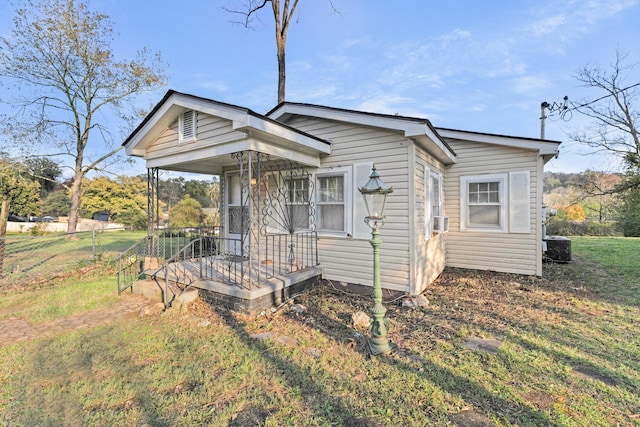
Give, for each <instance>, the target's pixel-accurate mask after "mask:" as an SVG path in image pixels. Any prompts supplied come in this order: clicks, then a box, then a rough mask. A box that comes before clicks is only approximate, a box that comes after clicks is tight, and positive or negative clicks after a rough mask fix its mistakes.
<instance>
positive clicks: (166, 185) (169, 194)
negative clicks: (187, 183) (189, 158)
mask: <svg viewBox="0 0 640 427" xmlns="http://www.w3.org/2000/svg"><path fill="white" fill-rule="evenodd" d="M158 193H159V196H158V197H159V198H160V200H162V201H163V202H164V203H166V204H167V206H168V208H169V210H171V208H172V207H173V206H174V205H175V204H176V203H178V202H179V201H180V200H181V199H182V197H184V195H185V191H184V178H183V177H177V178H169V179H161V180H160V181H159V182H158Z"/></svg>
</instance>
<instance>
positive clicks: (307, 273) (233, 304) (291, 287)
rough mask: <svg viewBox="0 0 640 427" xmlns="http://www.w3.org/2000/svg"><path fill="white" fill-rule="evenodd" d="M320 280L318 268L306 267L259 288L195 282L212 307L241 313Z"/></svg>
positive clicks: (258, 309)
mask: <svg viewBox="0 0 640 427" xmlns="http://www.w3.org/2000/svg"><path fill="white" fill-rule="evenodd" d="M320 280H322V267H320V266H318V267H308V268H305V269H304V270H301V271H296V272H292V273H289V274H287V275H284V276H276V277H274V278H272V279H268V280H266V281H264V282H263V283H262V284H261V287H260V288H257V289H253V290H248V289H241V288H239V287H237V286H230V285H228V284H225V283H222V282H215V281H197V282H195V283H194V284H193V287H195V288H198V293H199V295H200V298H201V299H202V300H204V301H206V302H207V303H208V304H209V305H211V306H212V307H214V308H215V307H216V306H218V307H220V306H222V307H225V308H228V309H230V310H233V311H237V312H240V313H245V314H252V315H255V314H258V313H260V312H261V311H263V310H266V309H269V308H272V307H276V306H278V305H280V304H281V303H283V302H284V301H286V300H287V299H289V298H290V297H291V296H293V295H295V294H297V293H300V292H304V291H306V290H307V289H309V288H311V287H313V286H315V285H317V284H318V283H320Z"/></svg>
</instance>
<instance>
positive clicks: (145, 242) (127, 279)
mask: <svg viewBox="0 0 640 427" xmlns="http://www.w3.org/2000/svg"><path fill="white" fill-rule="evenodd" d="M151 239H152V236H146V237H145V238H143V239H142V240H140V241H139V242H137V243H135V244H134V245H133V246H131V247H130V248H129V249H127V250H125V251H123V252H121V253H120V254H119V255H118V256H117V257H116V263H117V264H118V294H120V293H122V292H123V291H125V290H127V289H129V288H131V287H132V286H133V282H135V281H136V280H138V279H139V278H140V274H141V273H142V271H143V270H144V260H145V258H146V257H147V256H148V250H149V243H150V242H151Z"/></svg>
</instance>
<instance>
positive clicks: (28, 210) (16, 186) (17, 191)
mask: <svg viewBox="0 0 640 427" xmlns="http://www.w3.org/2000/svg"><path fill="white" fill-rule="evenodd" d="M21 168H22V166H21V165H20V164H17V163H14V162H11V161H8V160H0V200H9V210H10V213H12V214H14V215H18V216H24V217H27V216H30V215H39V214H40V184H38V182H36V181H32V180H30V179H28V178H25V177H24V176H23V175H22V174H21V173H20V171H21Z"/></svg>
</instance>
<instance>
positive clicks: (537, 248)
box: [123, 91, 559, 308]
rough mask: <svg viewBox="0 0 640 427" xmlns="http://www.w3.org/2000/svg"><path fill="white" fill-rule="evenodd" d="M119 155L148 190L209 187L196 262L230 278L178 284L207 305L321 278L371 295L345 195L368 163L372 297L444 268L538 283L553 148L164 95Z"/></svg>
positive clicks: (354, 207)
mask: <svg viewBox="0 0 640 427" xmlns="http://www.w3.org/2000/svg"><path fill="white" fill-rule="evenodd" d="M123 145H124V147H125V149H126V152H127V154H128V155H131V156H139V157H142V158H143V159H144V160H145V162H146V166H147V168H148V170H149V177H150V179H149V182H150V189H151V190H152V191H151V193H153V183H154V180H156V181H157V171H158V170H173V171H184V172H195V173H203V174H212V175H219V176H220V178H221V194H223V195H224V199H223V203H222V204H223V206H222V207H221V230H220V233H219V235H218V236H219V240H217V241H216V251H217V252H215V254H213V255H210V256H209V259H214V258H215V260H211V261H207V262H210V263H211V268H210V270H212V271H217V272H218V273H216V274H221V273H226V272H227V270H228V272H230V271H231V267H230V266H231V262H232V261H233V263H234V268H236V269H238V268H239V271H240V273H239V275H238V274H236V275H235V276H233V277H231V276H232V275H231V274H227V275H226V276H225V278H224V280H222V282H224V283H226V285H229V284H231V285H234V286H232V287H231V288H230V289H231V290H228V289H226V290H225V289H223V286H222V285H221V284H220V283H222V282H221V281H220V278H219V277H218V278H216V277H214V276H215V275H214V274H208V273H207V274H204V275H203V273H202V269H200V270H199V272H198V273H197V275H198V277H197V278H195V279H191V281H192V282H193V286H195V287H198V288H199V289H200V291H201V295H203V294H207V292H209V293H212V295H216V297H211V295H209V299H210V300H211V301H217V299H216V298H217V295H222V294H225V295H231V296H232V297H233V298H240V299H241V300H243V301H247V300H255V299H262V302H263V303H264V302H271V303H277V302H278V301H280V300H281V299H282V298H283V297H285V296H286V295H285V294H289V293H290V292H291V290H288V291H286V292H285V290H286V289H288V288H289V287H295V285H296V283H306V284H308V283H311V282H314V281H317V280H318V279H319V278H320V277H322V278H324V279H329V280H332V281H336V282H345V283H350V284H358V285H364V286H371V285H372V270H373V266H372V256H371V247H370V244H369V239H370V229H369V228H368V226H367V225H366V224H365V223H364V221H363V219H364V217H365V216H366V210H365V206H364V203H363V201H362V197H361V195H360V194H359V191H358V188H359V187H362V186H363V185H364V184H365V183H366V181H367V180H368V177H369V174H370V172H371V168H372V166H373V165H374V164H375V166H376V168H377V171H378V173H379V174H380V176H381V177H382V179H383V180H384V181H385V182H386V183H387V184H388V185H390V186H392V187H393V189H394V191H393V193H392V194H391V195H390V196H389V198H388V201H387V208H386V210H385V214H386V216H387V223H386V225H385V227H384V228H383V229H382V232H381V236H382V240H383V241H384V243H383V245H382V247H381V249H380V260H381V265H382V266H383V268H382V271H381V283H382V286H383V288H385V289H389V290H393V291H400V292H406V293H408V294H412V295H416V294H419V293H421V292H422V291H423V290H424V289H425V288H426V287H427V286H428V285H429V283H431V282H432V281H433V280H434V279H436V278H437V277H438V275H439V274H440V273H441V272H442V270H443V269H444V268H445V266H453V267H463V268H472V269H481V270H493V271H502V272H510V273H519V274H526V275H541V274H542V258H543V256H542V255H543V254H542V230H541V225H542V189H543V168H544V164H545V163H546V162H547V161H549V160H550V159H551V158H553V157H554V156H556V155H557V153H558V145H559V142H556V141H548V140H540V139H534V138H520V137H511V136H503V135H492V134H485V133H478V132H470V131H462V130H454V129H444V128H437V127H434V126H433V125H432V124H431V123H430V122H429V121H428V120H427V119H422V118H413V117H402V116H397V115H387V114H377V113H367V112H361V111H353V110H345V109H340V108H332V107H325V106H319V105H311V104H302V103H291V102H285V103H283V104H280V105H278V106H276V107H275V108H274V109H272V110H271V111H269V112H268V113H266V114H265V115H262V114H258V113H255V112H253V111H252V110H250V109H247V108H243V107H239V106H235V105H230V104H226V103H222V102H218V101H214V100H211V99H206V98H201V97H197V96H193V95H188V94H184V93H179V92H175V91H169V92H167V94H166V95H165V96H164V98H163V99H162V100H161V101H160V102H159V103H158V104H157V105H156V107H155V108H154V109H153V110H152V111H151V113H150V114H149V115H148V116H147V117H146V118H145V119H144V120H143V121H142V123H141V124H140V125H139V126H138V127H137V129H136V130H135V131H134V132H133V133H132V134H131V135H130V136H129V137H128V138H127V140H126V141H125V142H124V144H123ZM153 203H154V202H153V201H151V202H150V205H152V206H153ZM153 220H154V219H153V218H152V223H153V222H154V221H153ZM197 244H198V243H196V245H197ZM200 244H201V243H200ZM238 263H241V264H242V265H240V266H239V267H238ZM164 274H165V278H166V277H167V275H170V274H172V273H171V272H170V271H169V269H168V267H167V268H165V273H164ZM295 275H299V277H297V278H293V277H294V276H295ZM289 279H291V280H289ZM165 280H166V279H165ZM227 287H228V286H227ZM204 296H205V297H206V295H204ZM244 307H245V308H247V307H254V308H255V307H257V306H253V305H251V304H248V305H247V304H245V305H244Z"/></svg>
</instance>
